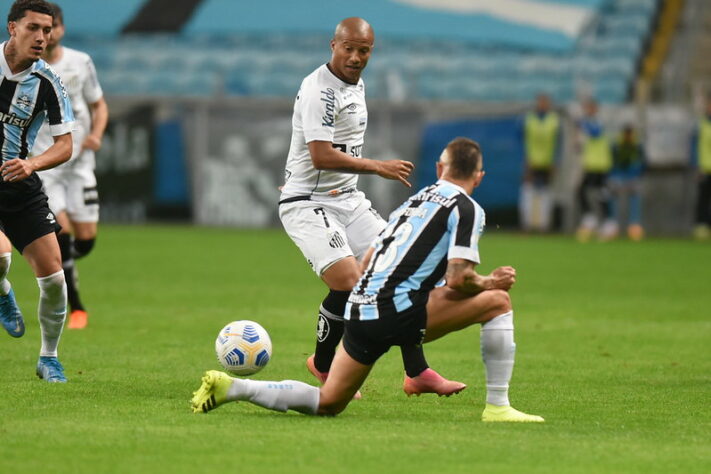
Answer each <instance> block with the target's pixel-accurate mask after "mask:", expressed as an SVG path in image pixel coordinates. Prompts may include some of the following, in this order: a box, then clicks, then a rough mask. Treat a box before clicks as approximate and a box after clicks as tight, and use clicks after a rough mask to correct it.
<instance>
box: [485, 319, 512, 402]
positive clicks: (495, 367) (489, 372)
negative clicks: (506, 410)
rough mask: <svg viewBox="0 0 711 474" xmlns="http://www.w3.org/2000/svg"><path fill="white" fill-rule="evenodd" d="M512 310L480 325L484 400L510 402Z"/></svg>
mask: <svg viewBox="0 0 711 474" xmlns="http://www.w3.org/2000/svg"><path fill="white" fill-rule="evenodd" d="M513 330H514V326H513V311H509V312H508V313H504V314H502V315H499V316H496V317H495V318H493V319H492V320H490V321H488V322H486V323H484V324H482V326H481V357H482V359H483V360H484V366H485V367H486V403H490V404H492V405H498V406H508V405H509V381H510V380H511V373H512V372H513V366H514V354H515V353H516V343H514V336H513Z"/></svg>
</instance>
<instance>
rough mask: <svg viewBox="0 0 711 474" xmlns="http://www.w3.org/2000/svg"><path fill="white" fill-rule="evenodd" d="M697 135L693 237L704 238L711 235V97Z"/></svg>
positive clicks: (700, 121) (700, 120)
mask: <svg viewBox="0 0 711 474" xmlns="http://www.w3.org/2000/svg"><path fill="white" fill-rule="evenodd" d="M697 135H698V139H697V141H696V161H697V163H696V164H697V166H698V177H699V192H698V197H697V199H696V226H695V227H694V237H695V238H697V239H699V240H704V239H708V238H709V237H710V236H711V98H709V99H708V100H707V101H706V111H705V113H704V115H703V116H702V117H701V118H700V119H699V124H698V129H697Z"/></svg>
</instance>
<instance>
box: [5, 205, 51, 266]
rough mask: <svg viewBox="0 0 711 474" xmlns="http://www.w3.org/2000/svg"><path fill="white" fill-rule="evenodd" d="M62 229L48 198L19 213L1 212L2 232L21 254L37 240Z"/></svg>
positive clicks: (18, 211)
mask: <svg viewBox="0 0 711 474" xmlns="http://www.w3.org/2000/svg"><path fill="white" fill-rule="evenodd" d="M61 228H62V226H60V225H59V224H58V223H57V218H56V217H55V216H54V213H52V211H50V210H49V205H47V198H46V197H45V198H44V199H42V200H38V201H34V202H31V203H30V204H28V205H27V207H24V208H22V209H20V210H17V211H11V212H10V211H0V230H2V232H3V233H4V234H5V235H7V238H8V239H10V242H12V245H14V246H15V248H16V249H17V250H18V252H20V253H22V251H23V250H24V249H25V247H27V246H28V245H29V244H31V243H32V242H34V241H35V240H37V239H39V238H40V237H43V236H45V235H47V234H51V233H53V232H59V231H60V230H61Z"/></svg>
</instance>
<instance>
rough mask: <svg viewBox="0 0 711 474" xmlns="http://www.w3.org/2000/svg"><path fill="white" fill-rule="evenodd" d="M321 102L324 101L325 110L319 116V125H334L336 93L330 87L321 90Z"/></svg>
mask: <svg viewBox="0 0 711 474" xmlns="http://www.w3.org/2000/svg"><path fill="white" fill-rule="evenodd" d="M321 102H323V103H324V105H325V107H326V110H325V113H324V115H323V117H321V125H322V126H324V127H334V126H335V124H336V118H335V113H336V93H335V91H334V90H333V89H331V88H330V87H327V88H326V90H324V91H321Z"/></svg>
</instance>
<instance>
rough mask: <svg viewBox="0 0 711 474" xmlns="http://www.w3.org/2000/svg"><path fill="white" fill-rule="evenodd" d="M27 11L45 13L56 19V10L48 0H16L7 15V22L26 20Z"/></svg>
mask: <svg viewBox="0 0 711 474" xmlns="http://www.w3.org/2000/svg"><path fill="white" fill-rule="evenodd" d="M27 11H31V12H36V13H44V14H45V15H49V16H51V17H52V19H54V9H53V8H52V5H50V4H49V2H47V1H46V0H15V3H13V4H12V6H11V7H10V13H8V14H7V22H8V23H10V22H11V21H17V20H20V19H22V18H24V17H25V14H26V12H27Z"/></svg>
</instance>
